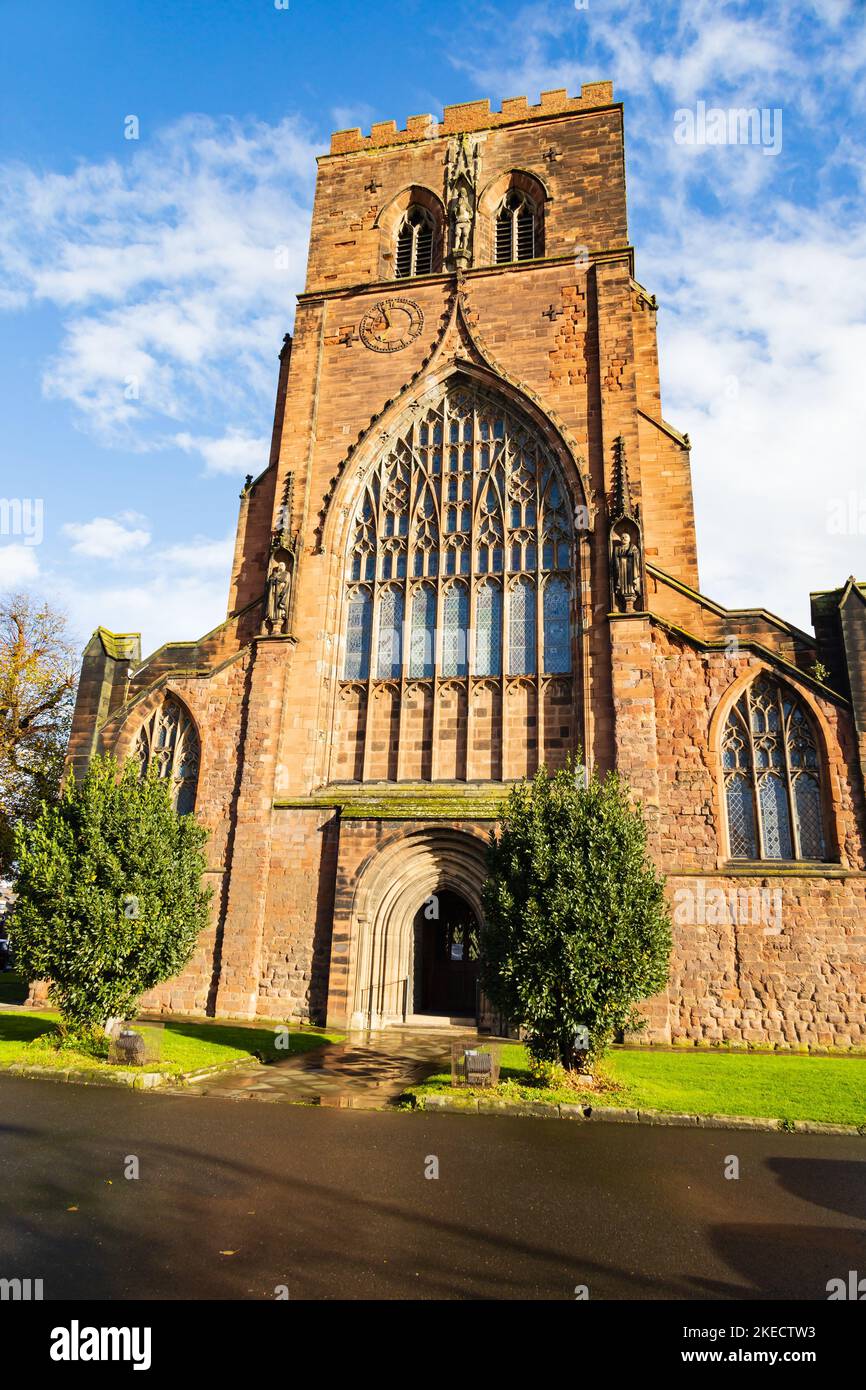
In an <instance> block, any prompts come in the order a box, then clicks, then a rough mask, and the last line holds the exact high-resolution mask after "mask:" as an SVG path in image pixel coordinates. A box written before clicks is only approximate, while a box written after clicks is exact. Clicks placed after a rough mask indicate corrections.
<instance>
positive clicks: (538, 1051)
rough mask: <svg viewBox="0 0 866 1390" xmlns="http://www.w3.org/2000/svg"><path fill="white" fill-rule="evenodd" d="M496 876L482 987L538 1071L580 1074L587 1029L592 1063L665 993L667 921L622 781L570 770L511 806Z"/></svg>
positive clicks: (522, 791) (493, 870)
mask: <svg viewBox="0 0 866 1390" xmlns="http://www.w3.org/2000/svg"><path fill="white" fill-rule="evenodd" d="M488 865H489V877H488V878H487V881H486V883H485V885H484V890H483V898H484V911H485V921H484V927H483V930H482V937H481V959H480V973H481V980H482V984H483V987H484V989H485V991H486V993H487V994H488V995H489V997H490V999H491V1000H492V1002H493V1004H494V1005H495V1006H496V1007H497V1008H498V1009H499V1010H500V1011H501V1012H502V1013H503V1014H505V1015H506V1017H508V1018H509V1019H510V1020H511V1021H512V1023H516V1024H521V1025H523V1027H524V1028H525V1029H526V1030H527V1033H528V1047H529V1050H530V1052H531V1053H532V1055H533V1057H534V1058H535V1059H536V1061H538V1062H560V1063H561V1064H562V1066H564V1067H565V1068H566V1069H567V1070H573V1069H574V1068H575V1067H576V1065H577V1059H576V1058H575V1053H574V1042H575V1034H576V1032H577V1030H578V1028H579V1027H580V1026H581V1025H585V1027H586V1028H587V1029H588V1030H589V1046H588V1051H589V1058H590V1060H593V1059H595V1058H597V1057H598V1056H599V1054H600V1053H601V1052H602V1051H603V1050H604V1048H605V1047H606V1046H607V1044H608V1043H609V1042H610V1040H611V1038H612V1036H613V1034H614V1032H615V1031H616V1030H618V1029H620V1028H626V1027H633V1026H634V1025H635V1024H636V1023H637V1021H638V1020H637V1019H636V1016H635V1011H634V1005H635V1004H636V1002H637V1001H639V1000H641V999H645V998H648V997H649V996H650V995H652V994H656V993H657V992H658V991H659V990H661V989H663V988H664V985H665V983H666V981H667V970H668V959H669V955H670V947H671V935H670V915H669V912H668V907H667V904H666V901H665V895H664V882H663V880H662V878H661V876H660V875H659V874H658V872H657V871H656V869H655V867H654V865H653V864H652V862H651V860H650V859H649V856H648V853H647V847H646V827H645V824H644V819H643V814H642V811H641V809H640V807H639V806H633V805H632V804H631V802H630V800H629V796H628V789H627V787H626V785H625V783H624V782H623V780H622V779H621V778H620V777H619V776H618V775H617V774H616V773H609V774H608V776H607V777H606V778H605V779H604V781H603V782H602V781H599V780H598V779H597V778H596V777H595V775H593V777H592V778H591V779H590V780H589V782H588V784H586V785H582V784H581V785H578V784H577V783H576V780H575V775H574V771H573V769H572V768H571V767H569V768H567V769H564V770H562V771H559V772H557V773H556V774H555V775H554V776H553V777H551V776H550V775H549V774H548V773H547V771H546V769H544V768H542V769H541V770H540V771H539V772H538V773H537V774H536V776H535V779H534V780H533V781H532V782H531V783H529V782H522V783H520V784H519V785H518V786H516V787H514V788H513V789H512V791H511V793H510V795H509V797H508V799H507V800H506V802H505V803H504V805H503V807H502V812H501V829H500V831H499V833H498V834H497V833H496V832H494V834H493V836H492V839H491V845H490V849H489V855H488Z"/></svg>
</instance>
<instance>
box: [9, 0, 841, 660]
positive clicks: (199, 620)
mask: <svg viewBox="0 0 866 1390" xmlns="http://www.w3.org/2000/svg"><path fill="white" fill-rule="evenodd" d="M0 17H2V25H3V36H4V43H3V51H2V56H0V365H2V370H0V409H2V418H3V425H4V428H3V432H2V444H0V459H2V472H0V497H5V498H8V499H14V498H18V499H30V501H31V502H39V503H41V506H42V513H41V516H42V523H41V525H40V524H38V521H37V513H36V512H35V511H31V512H30V513H29V517H30V523H31V524H30V526H29V532H28V533H27V534H24V532H25V530H26V529H27V528H26V525H25V522H24V521H22V522H21V524H19V525H17V526H16V523H15V522H14V518H13V516H12V513H11V512H8V513H7V515H8V517H9V518H12V519H9V520H7V522H6V524H5V527H4V528H3V533H0V586H2V587H16V588H19V587H24V588H30V589H32V590H34V591H36V592H40V593H46V594H48V595H49V596H50V597H51V598H53V599H54V600H55V601H56V602H59V603H62V604H65V606H66V607H67V608H68V610H69V613H70V617H71V619H72V623H73V627H74V631H75V634H76V637H77V638H78V639H79V640H81V641H83V640H85V639H86V637H87V635H88V634H89V632H90V631H91V630H92V629H93V627H95V626H96V625H97V624H98V623H103V624H105V625H106V626H108V627H111V628H114V629H115V630H141V631H142V633H143V645H144V647H145V650H150V649H152V648H153V647H154V646H156V645H157V644H158V643H161V642H163V641H166V640H168V639H171V638H192V637H195V636H197V635H199V634H200V633H202V632H204V631H206V630H207V629H208V628H210V627H212V626H214V625H215V624H216V623H217V622H219V621H220V620H221V619H222V617H223V616H224V613H225V602H226V595H227V583H228V572H229V565H230V557H231V544H232V537H233V533H234V523H235V517H236V511H237V493H238V489H239V484H240V483H241V482H242V480H243V476H244V474H245V473H247V472H253V473H258V472H259V471H260V470H261V468H262V467H264V465H265V463H266V459H267V441H268V436H269V432H270V427H271V419H272V411H273V395H274V389H275V385H276V366H277V360H276V354H277V352H278V350H279V347H280V344H281V341H282V336H283V334H284V333H285V332H286V331H287V330H289V329H291V325H292V318H293V312H294V296H295V294H296V293H297V291H298V290H299V289H300V288H301V285H302V282H303V276H304V269H305V258H306V237H307V226H308V219H309V209H310V206H311V202H312V192H313V180H314V176H315V162H314V160H315V155H316V153H318V152H321V151H323V150H325V149H326V148H327V145H328V140H329V135H330V132H331V130H333V129H337V128H340V127H343V126H346V125H356V124H357V125H361V126H362V127H363V128H365V129H367V128H369V125H370V123H371V122H372V121H375V120H386V119H390V118H395V119H396V120H397V122H398V124H400V125H403V124H405V119H406V117H407V116H409V115H414V114H420V113H423V112H428V111H429V112H431V113H433V114H434V115H439V114H441V109H442V107H443V105H445V104H446V103H449V102H455V101H465V100H470V99H472V98H474V97H479V96H489V97H490V98H491V99H492V103H493V105H494V106H498V105H499V103H500V101H501V99H502V98H503V97H508V96H516V95H521V94H526V95H527V96H528V97H529V98H530V100H532V101H536V100H537V99H538V95H539V92H540V91H541V90H543V89H545V88H549V87H560V86H566V87H568V88H569V90H571V91H575V92H579V90H580V84H581V83H582V82H587V81H594V80H599V79H603V78H610V79H612V81H613V83H614V91H615V95H616V97H617V98H618V99H621V100H623V101H624V103H625V111H626V135H627V141H628V144H627V155H628V177H629V213H630V232H631V239H632V241H633V242H634V243H635V246H636V248H637V275H638V278H639V279H640V280H641V281H642V282H643V283H644V284H645V285H647V287H648V288H649V289H650V290H651V291H653V292H654V293H656V294H657V295H658V297H659V300H660V302H661V305H662V309H661V312H660V314H659V333H660V345H661V353H662V371H663V391H664V411H665V416H666V418H667V419H668V420H670V421H671V423H673V424H675V425H676V426H677V427H679V428H680V429H683V430H688V431H689V433H690V435H691V438H692V443H693V454H692V463H693V468H694V475H695V494H696V504H697V511H698V525H699V545H700V560H701V575H702V587H703V589H704V591H705V592H707V593H709V594H710V595H711V596H712V597H714V598H716V599H718V600H719V601H721V602H723V603H727V604H729V605H731V606H746V605H751V604H763V605H764V606H767V607H769V608H771V609H773V610H775V611H777V612H780V613H781V614H782V615H783V616H784V617H787V618H789V619H790V620H792V621H795V622H798V623H800V624H801V625H807V624H808V599H807V593H808V590H809V589H810V588H820V587H828V586H830V585H832V584H836V583H839V582H841V581H842V580H844V579H845V578H846V577H847V575H848V574H849V573H850V572H852V571H856V572H857V573H858V575H859V577H861V578H866V558H864V549H866V460H864V439H866V429H864V425H866V419H864V414H866V407H864V401H866V390H864V381H863V378H864V366H866V273H864V272H866V229H864V220H863V200H864V193H866V158H864V155H866V150H864V143H866V137H864V131H866V121H864V115H866V112H864V106H866V81H864V77H866V6H864V3H863V0H821V3H819V4H809V3H788V0H768V3H765V4H747V3H738V2H737V0H727V3H726V0H715V3H705V0H684V2H683V3H676V2H675V3H671V4H647V3H644V4H641V3H638V2H637V0H588V3H587V4H577V5H576V4H575V3H574V0H539V3H528V4H525V5H515V4H493V3H486V4H485V3H480V4H453V3H441V2H440V3H438V4H437V5H436V6H430V5H429V4H420V3H418V2H417V0H401V3H393V0H384V3H382V2H381V0H377V3H376V4H371V5H367V6H362V5H358V4H357V3H354V4H349V3H328V4H323V3H316V2H315V0H289V7H288V9H280V8H277V6H276V5H275V4H274V3H273V0H212V2H211V3H201V0H177V3H168V2H167V0H124V3H123V4H122V5H110V4H108V3H105V0H101V3H88V2H87V0H74V2H73V3H69V0H67V3H58V2H57V0H48V2H47V3H45V2H44V0H43V3H41V4H40V5H38V6H34V5H33V4H32V0H26V2H25V0H4V3H3V4H2V7H0ZM700 103H704V105H705V107H706V108H709V109H713V108H718V109H720V110H722V111H724V112H727V111H728V110H730V109H732V108H735V107H757V108H759V109H760V110H764V111H766V113H767V120H768V121H769V122H771V123H772V129H773V131H774V132H775V135H776V136H779V137H780V138H774V144H776V145H778V149H777V150H776V152H775V153H769V152H767V151H766V150H765V148H763V147H762V145H761V144H743V143H740V142H738V141H737V140H736V139H734V138H731V136H730V134H729V135H728V137H727V139H726V140H725V142H724V143H717V144H709V143H704V144H699V143H680V142H679V141H678V140H677V138H676V130H677V125H678V120H679V121H680V123H681V121H682V118H681V117H680V118H678V116H677V113H678V112H683V111H688V112H691V113H692V114H693V115H695V114H696V113H697V112H698V110H699V104H700ZM777 113H781V115H778V114H777ZM130 116H134V117H136V118H137V121H138V137H139V138H138V139H127V138H125V133H126V132H127V131H128V130H129V129H130V126H129V122H128V120H127V118H128V117H130ZM769 129H770V126H768V130H769ZM723 133H724V128H723ZM765 143H768V142H765ZM576 235H577V229H576ZM578 239H579V237H578ZM278 248H284V249H282V250H281V251H280V254H279V255H278V254H276V253H277V250H278ZM25 515H26V514H25ZM36 541H38V542H39V543H31V542H36Z"/></svg>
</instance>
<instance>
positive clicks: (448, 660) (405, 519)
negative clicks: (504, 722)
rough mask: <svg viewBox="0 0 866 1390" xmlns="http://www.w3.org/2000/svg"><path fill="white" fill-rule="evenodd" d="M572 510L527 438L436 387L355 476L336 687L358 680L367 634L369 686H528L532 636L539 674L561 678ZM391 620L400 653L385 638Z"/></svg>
mask: <svg viewBox="0 0 866 1390" xmlns="http://www.w3.org/2000/svg"><path fill="white" fill-rule="evenodd" d="M572 512H573V507H572V504H571V502H570V501H569V494H568V491H567V489H566V487H565V484H564V482H563V480H562V476H561V474H560V472H559V465H558V462H557V460H556V458H555V457H554V455H553V452H552V450H551V448H550V446H549V445H548V444H547V442H546V441H545V440H544V439H543V437H541V435H540V434H539V432H538V431H537V430H536V429H534V427H532V426H531V425H530V424H529V423H528V422H527V421H526V420H525V419H524V418H523V417H522V416H521V415H519V414H518V413H517V412H513V411H511V410H510V409H509V410H506V409H505V408H504V407H503V404H502V402H501V400H498V399H496V398H495V397H494V396H493V395H490V394H488V393H487V392H486V391H484V390H483V389H481V388H479V387H476V386H475V385H474V383H472V382H470V381H469V380H468V379H466V378H464V377H459V376H458V377H454V378H452V379H451V381H450V382H448V383H447V384H445V385H443V386H440V387H437V388H436V390H435V391H434V392H431V393H430V395H429V396H427V397H424V398H422V400H421V401H419V402H418V404H417V405H416V406H415V408H414V411H413V414H412V417H411V420H410V422H409V423H408V424H407V426H406V427H405V429H404V430H403V432H402V433H401V434H400V436H399V437H398V438H396V439H395V440H392V441H391V442H389V443H388V444H387V446H386V447H385V449H384V450H383V453H382V455H381V457H380V458H379V460H378V461H377V462H376V463H374V465H373V466H372V467H371V468H370V469H369V472H368V475H367V477H366V479H365V481H364V485H363V489H362V492H361V496H360V498H359V500H358V503H357V507H356V511H355V514H354V516H353V518H352V520H351V525H350V534H349V549H348V556H347V564H346V603H347V608H346V617H345V619H344V621H345V624H346V646H345V663H344V670H343V676H344V679H347V680H368V679H370V676H371V655H370V646H371V642H372V638H373V633H374V632H375V633H377V634H378V635H377V637H376V653H375V658H374V660H373V667H374V669H373V671H372V675H373V677H374V678H375V679H376V680H381V679H393V678H396V677H398V676H400V677H402V676H406V677H407V678H409V679H415V680H418V679H429V678H430V677H431V676H436V675H440V676H445V675H448V676H467V675H478V676H487V677H497V678H501V677H502V675H503V672H507V674H509V675H512V674H513V675H533V676H537V675H538V671H537V666H538V657H537V639H538V637H539V636H540V637H541V644H542V645H541V650H542V652H543V654H544V661H543V668H544V673H545V674H550V675H554V674H556V675H562V674H566V673H568V672H569V671H570V670H571V660H572V655H571V628H570V613H571V611H572V604H573V601H574V573H575V554H574V531H573V525H572ZM503 582H504V583H505V584H506V586H507V594H506V592H505V590H504V589H503V587H502V586H503ZM539 584H540V585H541V586H542V591H543V599H542V616H543V621H544V630H543V632H542V633H541V634H538V633H537V631H536V627H537V621H538V619H537V609H536V604H537V597H538V588H537V585H539ZM454 586H457V587H454ZM488 586H490V587H488ZM449 593H451V594H452V597H451V598H450V599H449V598H448V594H449ZM437 613H438V614H439V617H438V619H437ZM471 613H474V614H475V617H474V619H473V622H474V624H475V628H476V633H475V637H474V639H473V641H472V644H471V648H472V649H471V651H470V650H468V645H469V644H468V637H469V616H470V614H471ZM405 614H408V615H409V636H408V642H407V650H405V651H404V650H403V649H402V642H401V641H400V640H399V639H398V637H397V635H396V634H397V632H398V630H399V629H401V627H402V620H403V616H404V615H405ZM506 614H508V619H507V626H508V632H507V634H506V633H505V632H504V631H503V628H504V626H505V615H506ZM374 618H375V623H374ZM437 621H439V622H441V623H442V626H443V631H442V636H441V640H440V642H439V649H440V650H439V653H438V655H437V650H436V641H435V629H436V623H437ZM460 634H463V635H462V636H461V635H460ZM506 640H507V642H508V650H507V651H506V647H505V642H506ZM461 643H462V650H461Z"/></svg>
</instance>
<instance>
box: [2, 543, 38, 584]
mask: <svg viewBox="0 0 866 1390" xmlns="http://www.w3.org/2000/svg"><path fill="white" fill-rule="evenodd" d="M38 574H39V561H38V560H37V558H36V553H35V551H34V549H33V546H32V545H4V544H0V589H17V588H18V587H19V586H22V585H26V584H30V583H32V581H33V580H34V579H36V577H37V575H38Z"/></svg>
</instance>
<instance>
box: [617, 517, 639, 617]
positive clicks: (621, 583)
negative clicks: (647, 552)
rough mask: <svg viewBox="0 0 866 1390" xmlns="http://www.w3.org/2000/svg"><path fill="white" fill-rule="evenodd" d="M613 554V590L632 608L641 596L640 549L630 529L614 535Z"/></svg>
mask: <svg viewBox="0 0 866 1390" xmlns="http://www.w3.org/2000/svg"><path fill="white" fill-rule="evenodd" d="M612 554H613V591H614V594H615V595H616V597H617V598H618V599H621V600H622V601H623V603H624V604H625V607H626V609H630V608H632V607H633V606H634V604H635V602H636V600H637V599H639V598H640V551H639V549H638V547H637V545H636V544H635V540H634V536H633V535H632V534H631V532H630V531H629V530H628V529H624V530H622V531H620V532H619V534H618V535H616V536H615V537H614V541H613V552H612Z"/></svg>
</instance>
